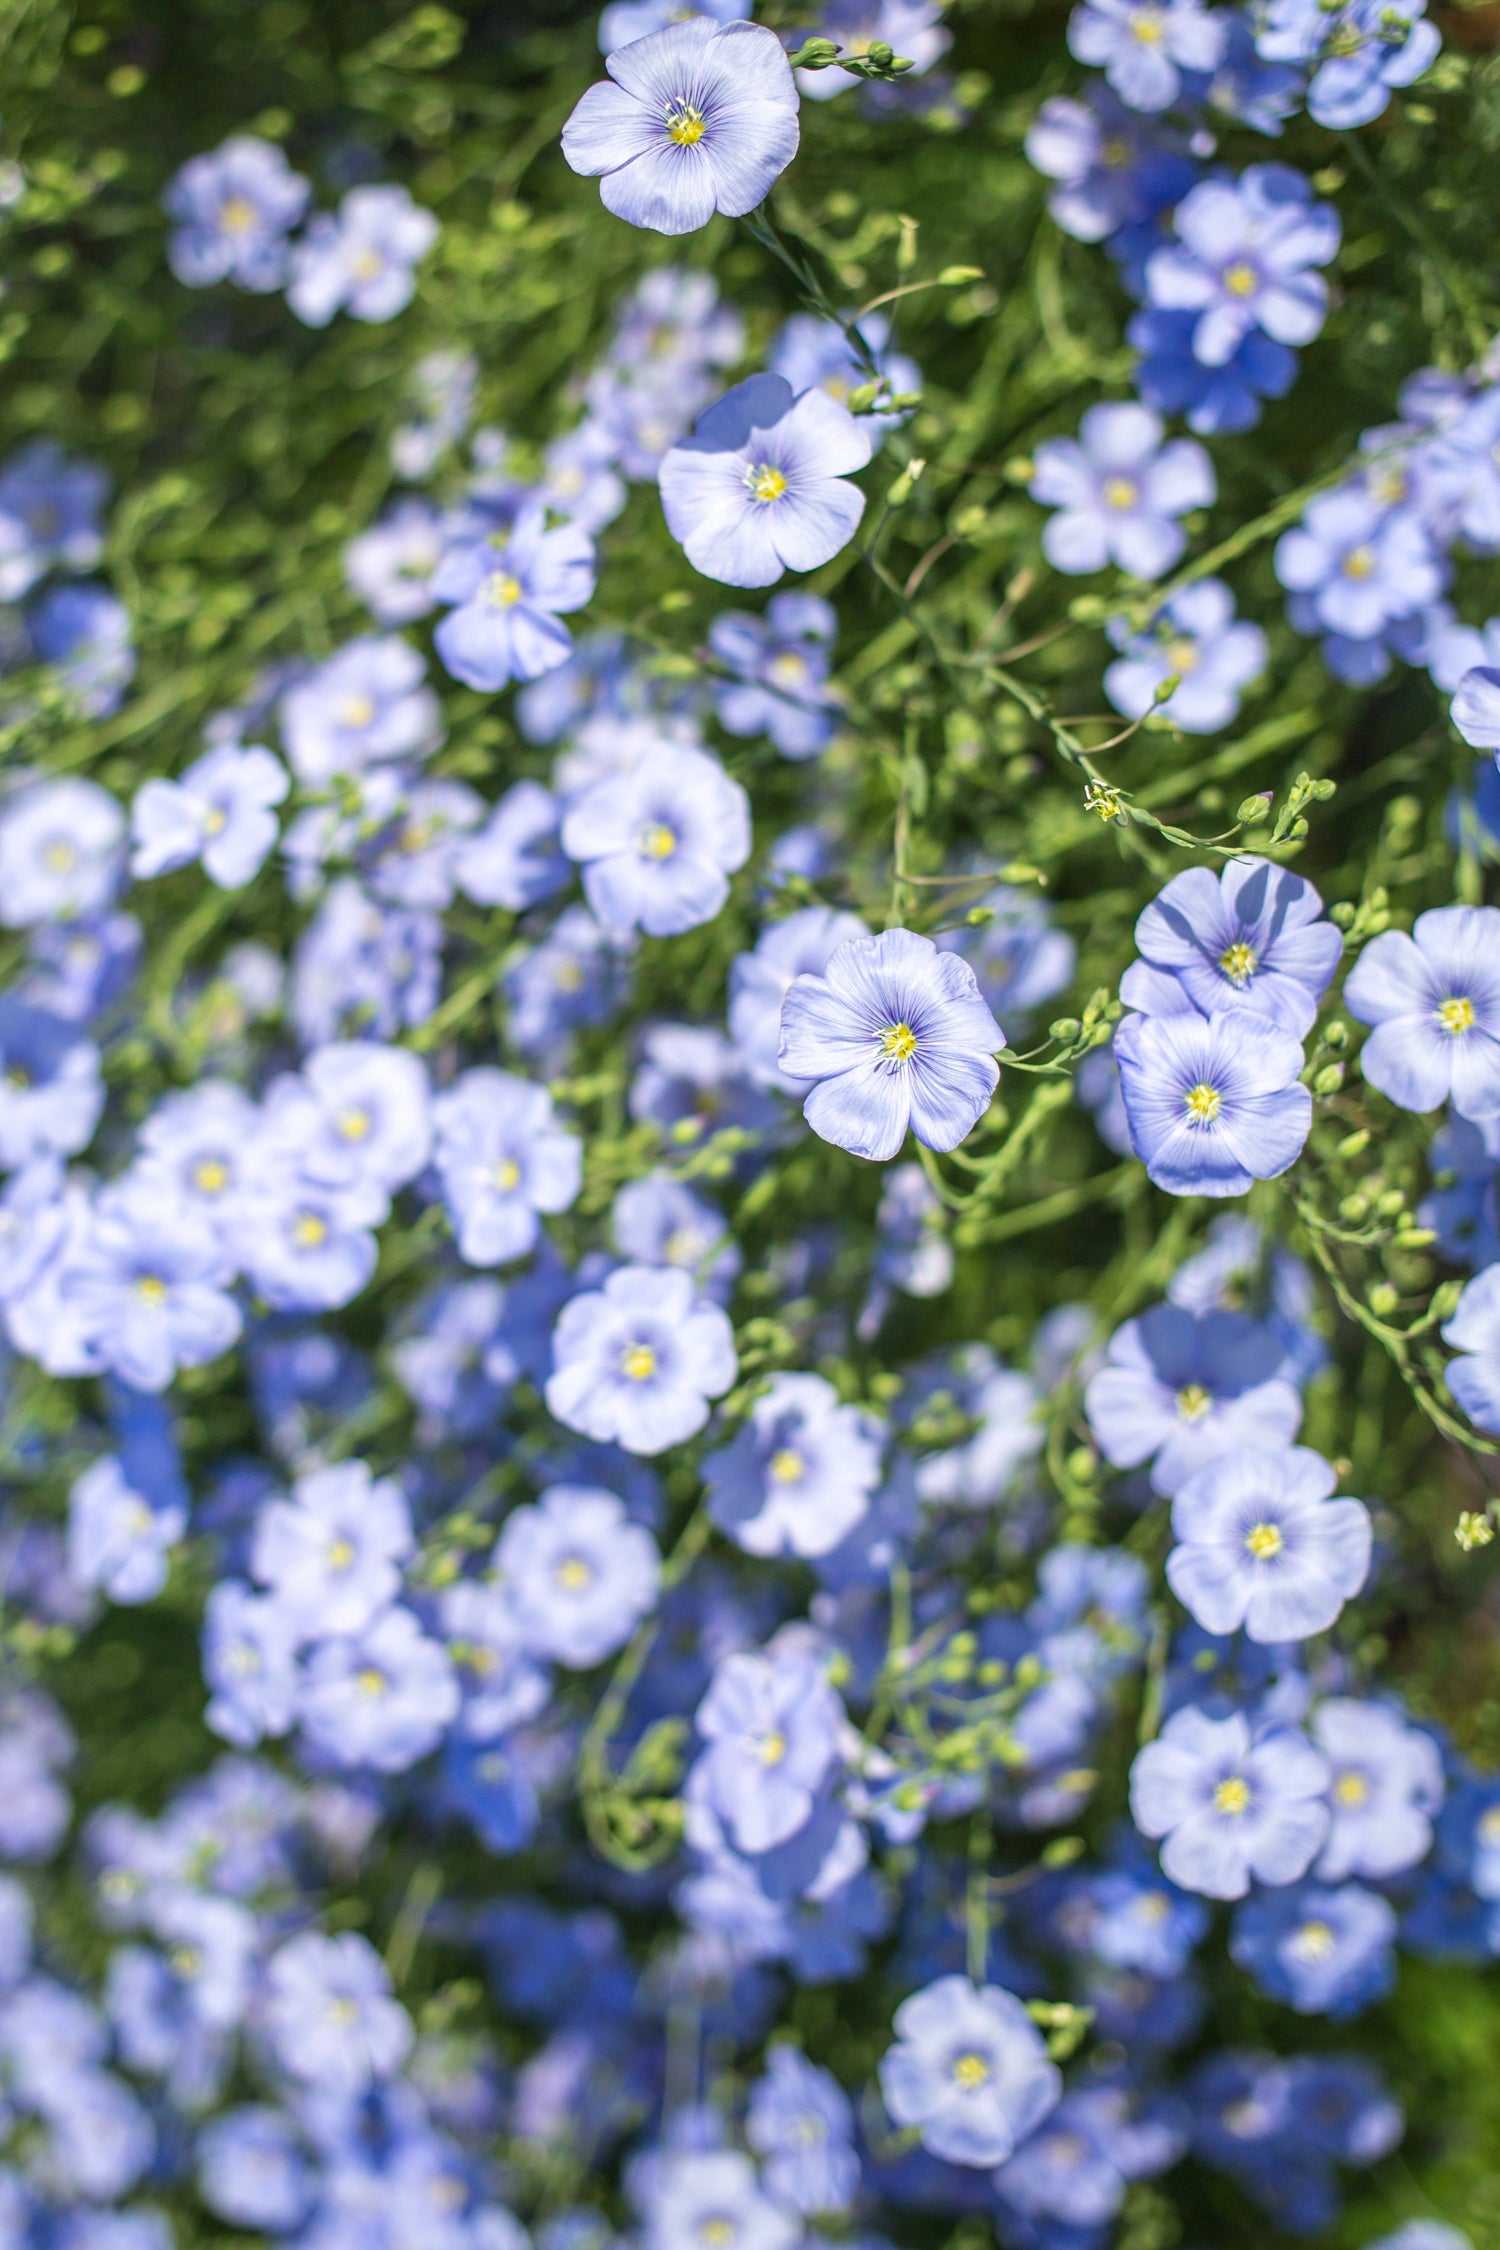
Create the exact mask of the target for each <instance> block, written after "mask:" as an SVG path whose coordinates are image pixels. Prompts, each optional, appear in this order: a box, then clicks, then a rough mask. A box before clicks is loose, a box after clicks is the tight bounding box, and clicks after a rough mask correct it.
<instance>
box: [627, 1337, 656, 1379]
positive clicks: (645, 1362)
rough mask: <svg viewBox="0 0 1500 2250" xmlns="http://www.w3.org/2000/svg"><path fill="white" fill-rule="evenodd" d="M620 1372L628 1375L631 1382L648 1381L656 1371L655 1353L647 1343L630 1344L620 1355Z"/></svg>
mask: <svg viewBox="0 0 1500 2250" xmlns="http://www.w3.org/2000/svg"><path fill="white" fill-rule="evenodd" d="M620 1372H621V1374H622V1375H628V1376H629V1377H630V1380H631V1382H632V1383H644V1382H647V1381H649V1379H650V1378H651V1376H653V1375H654V1374H655V1373H656V1354H655V1352H654V1351H653V1350H652V1349H651V1346H650V1345H649V1344H632V1345H631V1347H630V1349H629V1351H627V1352H625V1353H623V1354H622V1356H621V1359H620Z"/></svg>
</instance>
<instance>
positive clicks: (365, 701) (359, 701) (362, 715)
mask: <svg viewBox="0 0 1500 2250" xmlns="http://www.w3.org/2000/svg"><path fill="white" fill-rule="evenodd" d="M343 716H344V724H345V726H346V727H367V726H368V725H369V723H370V721H371V720H372V719H373V718H374V716H375V706H374V704H373V703H372V702H371V701H370V698H369V697H368V696H367V695H351V696H350V698H349V700H348V702H347V703H346V704H345V705H344V713H343Z"/></svg>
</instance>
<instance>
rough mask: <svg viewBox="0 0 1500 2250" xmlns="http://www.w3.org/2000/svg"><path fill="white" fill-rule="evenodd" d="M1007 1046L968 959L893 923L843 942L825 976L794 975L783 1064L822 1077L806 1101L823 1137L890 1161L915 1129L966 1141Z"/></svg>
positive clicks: (950, 1143)
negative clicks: (893, 927)
mask: <svg viewBox="0 0 1500 2250" xmlns="http://www.w3.org/2000/svg"><path fill="white" fill-rule="evenodd" d="M1004 1045H1005V1034H1004V1032H1003V1031H1002V1030H1001V1029H1000V1026H999V1024H997V1023H996V1021H995V1019H994V1017H993V1015H992V1014H991V1013H990V1011H989V1009H988V1008H987V1007H986V1006H985V1003H984V1001H983V1000H982V999H981V997H980V993H979V986H978V984H977V982H976V981H975V977H974V972H973V970H972V969H971V968H970V967H969V964H968V962H967V961H965V960H963V959H962V958H961V957H960V956H959V955H958V954H955V953H942V952H939V950H938V948H937V947H936V946H935V945H934V944H933V942H932V940H931V939H930V938H925V937H918V936H916V935H915V934H914V933H913V932H912V931H910V930H886V931H884V932H883V933H882V935H880V936H879V937H872V938H851V939H849V940H847V941H846V942H845V943H844V944H843V945H840V946H838V947H836V949H835V950H834V952H833V953H832V954H831V955H830V957H829V961H828V966H827V968H826V969H825V970H824V972H823V974H822V975H821V976H809V975H806V974H803V975H801V976H798V977H796V978H794V980H793V982H792V984H791V985H790V986H789V988H788V990H787V995H786V998H785V1000H784V1001H783V1002H782V1009H781V1040H780V1045H779V1048H778V1060H779V1062H780V1065H781V1068H782V1070H783V1071H784V1072H785V1073H786V1075H787V1076H788V1077H789V1078H800V1079H813V1080H816V1081H817V1083H816V1084H815V1085H814V1086H813V1090H812V1092H811V1093H810V1094H809V1095H808V1097H807V1100H806V1101H805V1102H804V1104H803V1115H804V1116H805V1117H806V1119H807V1122H808V1124H809V1125H811V1127H812V1129H813V1131H814V1132H815V1133H817V1134H818V1135H819V1136H820V1137H821V1138H822V1139H823V1140H825V1141H832V1142H833V1143H834V1145H835V1147H837V1148H847V1149H849V1150H851V1151H852V1153H853V1154H854V1155H856V1156H865V1157H869V1158H871V1159H873V1160H874V1161H875V1162H877V1163H886V1162H888V1161H889V1160H890V1158H891V1157H893V1156H895V1155H896V1154H897V1152H898V1151H899V1149H900V1147H901V1144H902V1142H903V1141H904V1140H905V1138H906V1134H907V1129H908V1127H910V1128H911V1130H912V1131H913V1132H914V1133H915V1134H916V1137H917V1139H918V1140H919V1141H920V1142H922V1144H923V1145H924V1147H927V1148H933V1149H943V1150H946V1149H952V1148H957V1146H958V1144H959V1142H960V1141H961V1140H963V1139H965V1137H966V1136H967V1135H968V1134H969V1133H970V1132H971V1131H972V1130H973V1128H974V1126H975V1125H976V1124H977V1123H978V1121H979V1119H980V1118H981V1117H982V1116H983V1114H984V1112H985V1110H986V1109H988V1107H989V1104H990V1100H991V1097H992V1096H993V1094H994V1091H995V1087H996V1085H997V1084H998V1083H999V1078H1000V1066H999V1064H998V1063H997V1062H996V1060H995V1056H996V1054H997V1053H998V1052H999V1050H1000V1049H1001V1048H1002V1047H1003V1046H1004Z"/></svg>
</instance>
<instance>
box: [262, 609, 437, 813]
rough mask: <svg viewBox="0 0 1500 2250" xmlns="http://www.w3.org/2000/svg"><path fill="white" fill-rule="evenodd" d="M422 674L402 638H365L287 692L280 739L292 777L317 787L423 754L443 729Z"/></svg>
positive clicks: (421, 666) (416, 657)
mask: <svg viewBox="0 0 1500 2250" xmlns="http://www.w3.org/2000/svg"><path fill="white" fill-rule="evenodd" d="M426 671H427V667H426V665H425V664H424V663H423V661H422V659H421V657H420V656H419V655H418V653H417V651H416V650H415V649H414V648H413V647H412V646H411V645H410V643H409V642H407V641H404V640H402V639H401V637H400V635H399V634H396V633H381V634H367V635H365V636H363V637H362V638H361V639H359V640H356V641H349V642H348V643H346V645H345V646H344V647H343V648H341V649H339V650H338V651H337V652H336V653H335V654H334V655H333V656H330V657H329V658H328V659H327V660H326V662H324V663H322V664H320V665H318V666H317V668H316V669H315V670H314V671H312V672H310V673H308V674H307V675H306V676H305V677H304V678H302V679H300V680H298V681H297V682H295V684H294V685H293V686H291V687H289V688H288V689H287V691H286V693H285V695H283V697H282V699H281V734H282V740H283V742H284V743H285V745H286V754H287V757H288V759H289V760H290V762H291V767H292V771H293V772H294V773H295V774H296V776H297V779H298V780H299V781H302V782H305V783H306V784H308V786H309V787H311V788H321V787H323V786H324V785H325V784H326V783H328V782H330V781H333V780H335V779H336V778H338V777H340V776H347V775H354V774H361V773H364V772H365V771H366V769H367V768H368V767H371V766H376V765H385V764H389V763H392V762H394V761H395V760H397V759H407V758H425V757H427V756H428V755H429V753H430V752H431V751H433V750H435V749H436V748H437V746H438V744H439V743H440V742H441V740H442V738H443V730H442V714H441V711H440V710H439V707H438V700H437V697H436V696H435V695H434V694H433V692H432V690H431V688H430V687H428V686H427V685H426V684H425V681H426Z"/></svg>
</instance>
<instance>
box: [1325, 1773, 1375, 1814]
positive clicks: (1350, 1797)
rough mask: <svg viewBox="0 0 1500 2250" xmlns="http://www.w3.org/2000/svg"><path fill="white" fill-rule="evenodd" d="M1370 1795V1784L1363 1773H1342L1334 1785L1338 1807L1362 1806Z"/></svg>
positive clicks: (1334, 1799) (1335, 1801)
mask: <svg viewBox="0 0 1500 2250" xmlns="http://www.w3.org/2000/svg"><path fill="white" fill-rule="evenodd" d="M1369 1794H1370V1784H1369V1783H1368V1781H1366V1779H1365V1777H1364V1775H1363V1774H1362V1773H1355V1772H1353V1771H1352V1769H1351V1771H1350V1772H1348V1773H1341V1774H1340V1775H1339V1776H1338V1777H1337V1779H1336V1780H1335V1782H1334V1785H1333V1801H1334V1803H1335V1804H1336V1805H1362V1804H1363V1803H1364V1801H1365V1799H1366V1798H1367V1797H1368V1796H1369Z"/></svg>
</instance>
